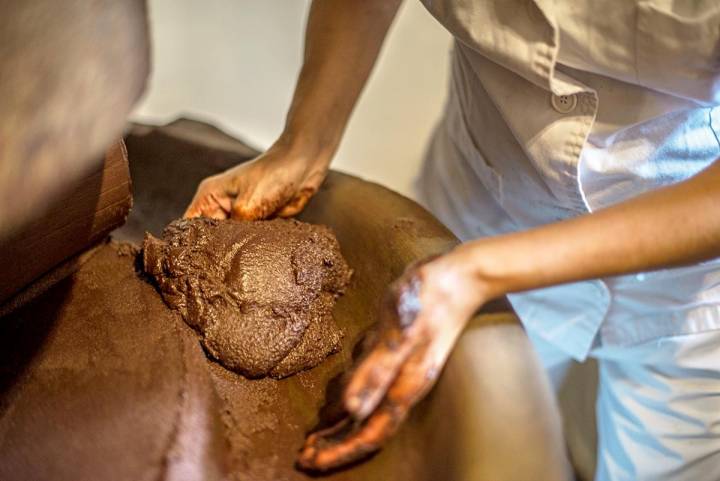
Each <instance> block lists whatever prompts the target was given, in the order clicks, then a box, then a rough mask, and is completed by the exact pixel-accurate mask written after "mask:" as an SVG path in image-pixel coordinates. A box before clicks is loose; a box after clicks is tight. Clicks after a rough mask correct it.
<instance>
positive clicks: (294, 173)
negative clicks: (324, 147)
mask: <svg viewBox="0 0 720 481" xmlns="http://www.w3.org/2000/svg"><path fill="white" fill-rule="evenodd" d="M327 169H328V167H327V163H322V162H314V161H308V160H307V159H304V158H302V157H298V156H294V155H291V154H290V153H289V152H287V150H286V149H285V148H284V147H283V146H282V145H280V144H276V145H275V146H273V147H271V148H270V149H269V150H268V151H267V152H265V153H264V154H262V155H260V156H259V157H257V158H256V159H254V160H252V161H250V162H246V163H243V164H240V165H238V166H236V167H233V168H231V169H229V170H226V171H225V172H223V173H221V174H218V175H214V176H212V177H208V178H206V179H205V180H203V181H202V182H201V183H200V185H199V186H198V188H197V191H196V192H195V197H193V200H192V202H191V203H190V205H189V206H188V208H187V210H186V211H185V215H184V217H185V218H191V217H200V216H203V217H212V218H214V219H229V218H233V219H243V220H257V219H265V218H268V217H272V216H280V217H290V216H293V215H296V214H298V213H299V212H300V211H301V210H302V209H303V208H304V207H305V204H307V202H308V200H310V198H311V197H312V196H313V194H315V192H317V190H318V188H320V184H322V182H323V180H324V179H325V176H326V174H327Z"/></svg>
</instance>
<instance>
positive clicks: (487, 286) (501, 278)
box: [452, 239, 512, 303]
mask: <svg viewBox="0 0 720 481" xmlns="http://www.w3.org/2000/svg"><path fill="white" fill-rule="evenodd" d="M452 254H453V255H454V256H456V257H457V259H458V260H457V264H458V265H461V266H462V267H461V268H462V269H463V270H464V271H465V275H464V277H465V278H466V279H468V282H469V284H470V285H471V288H472V289H473V290H474V291H475V292H477V293H478V294H479V297H480V298H481V299H482V302H483V303H484V302H487V301H490V300H492V299H497V298H499V297H502V296H504V295H506V294H507V293H509V292H511V291H512V289H511V287H510V286H509V283H508V280H507V279H506V277H507V276H506V272H505V271H504V270H503V257H504V254H503V253H501V252H499V251H498V249H497V245H496V244H495V243H493V242H492V239H487V240H479V241H474V242H471V243H466V244H462V245H460V246H458V247H457V248H456V249H455V250H454V251H453V253H452Z"/></svg>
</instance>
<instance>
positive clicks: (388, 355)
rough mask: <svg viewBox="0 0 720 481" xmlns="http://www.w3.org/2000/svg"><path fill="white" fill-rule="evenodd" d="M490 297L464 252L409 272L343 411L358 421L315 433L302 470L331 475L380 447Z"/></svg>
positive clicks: (394, 292)
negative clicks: (474, 273)
mask: <svg viewBox="0 0 720 481" xmlns="http://www.w3.org/2000/svg"><path fill="white" fill-rule="evenodd" d="M488 295H489V291H488V290H487V289H485V288H484V286H483V283H482V282H480V281H479V280H478V279H476V278H475V277H474V276H473V274H472V273H471V272H470V271H469V269H468V263H467V262H465V256H464V255H463V254H462V252H461V251H460V250H456V251H453V252H451V253H450V254H447V255H445V256H441V257H436V258H433V259H430V260H426V261H424V262H423V263H420V264H417V265H414V266H411V267H410V268H409V269H408V270H406V272H405V273H404V274H403V275H402V276H401V277H400V278H399V279H398V280H397V281H395V282H394V283H393V284H392V285H391V287H390V289H389V291H388V294H387V296H386V299H385V301H384V304H383V306H382V310H381V313H380V323H381V326H380V332H379V338H378V342H377V343H376V345H375V347H374V348H373V349H372V350H371V352H370V353H369V355H368V356H367V357H366V358H365V359H364V361H363V362H362V363H361V364H360V365H359V367H358V368H357V370H356V371H355V373H354V374H353V375H352V378H351V380H350V382H349V384H348V386H347V388H346V390H345V394H344V403H345V409H346V410H347V412H348V413H349V415H350V417H351V418H352V419H345V420H343V421H341V422H340V423H339V424H338V425H336V426H333V427H331V428H329V429H326V430H323V431H318V432H316V433H313V434H311V435H309V436H308V438H307V439H306V441H305V445H304V446H303V448H302V450H301V452H300V455H299V458H298V464H299V466H300V467H302V468H304V469H308V470H316V471H326V470H329V469H333V468H337V467H339V466H342V465H345V464H348V463H351V462H353V461H356V460H358V459H361V458H363V457H365V456H367V455H369V454H371V453H372V452H374V451H377V450H378V449H380V447H381V446H382V444H383V443H384V442H385V441H386V440H387V439H388V438H390V437H391V436H392V435H393V434H394V433H395V432H396V431H397V429H398V428H399V426H400V425H401V423H402V421H403V420H404V419H405V418H406V416H407V414H408V412H409V410H410V408H412V406H414V405H415V404H416V403H417V402H418V401H420V400H421V399H422V398H423V397H424V396H425V395H426V394H427V392H428V391H429V390H430V388H431V387H432V386H433V385H434V383H435V381H436V380H437V378H438V375H439V374H440V371H441V369H442V367H443V365H444V364H445V361H446V360H447V358H448V355H449V354H450V351H451V350H452V347H453V345H454V344H455V342H456V340H457V338H458V337H459V335H460V333H461V332H462V330H463V328H464V327H465V325H466V324H467V322H468V320H469V319H470V317H471V316H472V315H473V313H474V312H475V311H476V310H477V309H478V308H479V307H480V306H481V305H482V304H483V303H484V302H485V300H487V299H489V297H487V296H488ZM353 421H354V423H353ZM353 424H354V427H353Z"/></svg>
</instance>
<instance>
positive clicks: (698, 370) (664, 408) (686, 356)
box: [530, 331, 720, 481]
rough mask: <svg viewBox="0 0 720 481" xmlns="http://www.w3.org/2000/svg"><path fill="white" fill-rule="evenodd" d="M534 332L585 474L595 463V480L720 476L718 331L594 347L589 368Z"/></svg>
mask: <svg viewBox="0 0 720 481" xmlns="http://www.w3.org/2000/svg"><path fill="white" fill-rule="evenodd" d="M530 338H531V340H532V341H533V345H534V346H535V349H536V351H537V353H538V355H539V357H540V358H541V361H542V362H543V364H544V365H545V367H546V369H547V371H548V374H549V375H550V378H551V381H552V383H553V386H554V387H555V390H556V393H558V398H559V401H560V405H561V411H562V412H563V418H564V419H563V421H564V424H565V427H566V429H565V431H566V438H567V439H568V444H569V448H570V452H571V456H572V457H573V461H574V464H576V465H577V466H578V468H579V470H578V471H579V474H580V475H581V476H583V473H584V476H583V477H585V479H590V476H588V471H589V472H590V473H591V472H592V471H591V470H592V467H589V466H592V464H595V469H594V470H595V474H594V479H595V481H650V480H652V481H659V480H663V481H680V480H682V481H706V480H707V481H718V480H720V331H710V332H704V333H699V334H692V335H684V336H673V337H666V338H662V339H658V340H654V341H651V342H647V343H644V344H640V345H637V346H632V347H622V348H620V347H609V346H601V347H597V348H595V349H593V351H592V352H591V357H592V358H593V359H594V360H595V361H596V363H593V361H592V360H589V361H588V363H590V364H588V363H585V365H584V366H577V365H575V366H573V364H577V363H575V362H574V361H573V360H572V359H571V358H569V356H567V355H566V354H564V353H563V352H562V351H560V350H559V349H558V348H556V347H555V346H553V345H551V344H550V343H548V342H547V341H545V340H543V339H541V338H539V337H538V336H536V335H533V334H532V333H530ZM592 364H595V365H596V366H597V374H595V373H593V372H592V370H589V369H588V368H589V367H592ZM594 384H595V385H596V386H594ZM595 389H597V391H595ZM595 394H597V396H595ZM593 399H596V401H595V419H592V407H591V406H592V400H593ZM593 421H595V423H594V422H593ZM593 424H596V425H597V437H596V436H595V433H594V432H593ZM595 440H596V441H595ZM595 442H596V443H597V447H596V451H595V452H596V462H594V461H595V460H593V459H592V458H593V456H592V453H593V451H592V449H593V445H594V444H595Z"/></svg>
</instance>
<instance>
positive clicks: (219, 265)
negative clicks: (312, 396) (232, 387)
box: [143, 219, 351, 378]
mask: <svg viewBox="0 0 720 481" xmlns="http://www.w3.org/2000/svg"><path fill="white" fill-rule="evenodd" d="M143 250H144V268H145V271H146V272H147V273H149V274H150V275H151V276H152V277H153V278H154V279H155V280H156V282H157V283H158V285H159V287H160V290H161V292H162V295H163V298H164V299H165V301H166V302H167V304H168V305H169V306H170V307H171V308H173V309H176V310H177V311H178V312H180V314H181V315H182V317H183V319H184V320H185V322H187V324H189V325H190V326H192V327H193V328H194V329H195V330H196V331H197V332H198V333H199V334H200V336H201V341H202V344H203V346H204V347H205V349H206V350H207V352H208V353H209V354H210V355H211V356H212V357H213V358H215V359H217V360H218V361H219V362H220V363H221V364H222V365H223V366H225V367H226V368H228V369H231V370H233V371H236V372H239V373H241V374H244V375H246V376H248V377H253V378H255V377H263V376H268V375H269V376H271V377H274V378H282V377H286V376H289V375H292V374H294V373H296V372H298V371H301V370H304V369H309V368H311V367H313V366H316V365H317V364H319V363H320V362H321V361H322V360H323V359H325V358H326V357H327V356H328V355H330V354H332V353H334V352H336V351H337V350H339V349H340V340H341V339H342V332H341V331H340V329H338V327H337V326H336V324H335V322H334V320H333V318H332V308H333V305H334V303H335V298H336V297H338V296H339V295H340V294H342V292H343V291H344V289H345V287H346V286H347V284H348V282H349V280H350V276H351V270H350V268H349V267H348V265H347V263H346V262H345V260H344V259H343V257H342V255H341V253H340V248H339V246H338V242H337V239H336V238H335V236H334V235H333V233H332V232H331V231H330V229H328V228H327V227H324V226H318V225H312V224H307V223H303V222H299V221H296V220H286V219H274V220H270V221H257V222H240V221H232V220H229V221H217V220H212V219H192V220H177V221H174V222H172V223H171V224H170V225H168V227H167V228H166V229H165V231H164V232H163V236H162V240H160V239H157V238H155V237H153V236H151V235H149V234H148V235H147V236H146V239H145V242H144V249H143Z"/></svg>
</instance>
